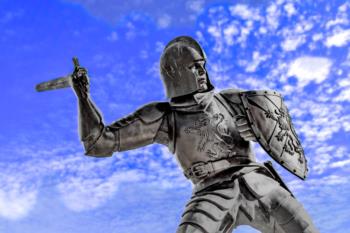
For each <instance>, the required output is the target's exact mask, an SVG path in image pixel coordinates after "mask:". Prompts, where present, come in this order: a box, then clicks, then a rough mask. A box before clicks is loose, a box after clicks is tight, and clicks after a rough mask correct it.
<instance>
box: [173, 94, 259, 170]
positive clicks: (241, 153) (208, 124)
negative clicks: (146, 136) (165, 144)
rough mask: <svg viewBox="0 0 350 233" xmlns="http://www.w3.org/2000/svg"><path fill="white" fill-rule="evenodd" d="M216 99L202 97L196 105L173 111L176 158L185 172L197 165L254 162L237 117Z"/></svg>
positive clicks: (213, 95)
mask: <svg viewBox="0 0 350 233" xmlns="http://www.w3.org/2000/svg"><path fill="white" fill-rule="evenodd" d="M215 95H216V94H214V93H213V92H209V93H198V94H196V95H195V99H196V102H197V103H196V104H194V105H192V106H188V107H181V108H180V107H173V114H174V122H175V124H174V128H175V132H176V133H175V135H176V137H175V156H176V158H177V160H178V162H179V163H180V165H181V167H182V168H183V169H184V170H186V169H188V168H189V167H191V166H192V165H193V164H194V163H197V162H208V161H215V160H219V159H222V158H228V157H246V158H249V159H252V158H253V154H252V150H251V147H250V143H249V142H247V141H244V140H243V138H242V137H241V136H240V135H239V133H238V131H237V129H236V126H235V120H234V117H233V116H231V115H230V113H229V112H228V110H227V109H226V108H225V106H224V105H223V104H222V103H220V101H219V99H217V98H216V96H215Z"/></svg>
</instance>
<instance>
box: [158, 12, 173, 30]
mask: <svg viewBox="0 0 350 233" xmlns="http://www.w3.org/2000/svg"><path fill="white" fill-rule="evenodd" d="M171 21H172V19H171V17H170V15H168V14H164V15H161V16H160V17H158V19H157V24H158V26H159V27H160V28H167V27H169V26H170V24H171Z"/></svg>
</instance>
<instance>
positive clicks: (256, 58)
mask: <svg viewBox="0 0 350 233" xmlns="http://www.w3.org/2000/svg"><path fill="white" fill-rule="evenodd" d="M268 57H269V56H267V55H261V54H260V52H259V51H254V52H253V59H252V61H251V62H249V63H248V65H247V67H246V69H245V70H246V72H255V70H256V69H257V68H258V66H259V65H260V63H261V62H263V61H265V60H266V59H268Z"/></svg>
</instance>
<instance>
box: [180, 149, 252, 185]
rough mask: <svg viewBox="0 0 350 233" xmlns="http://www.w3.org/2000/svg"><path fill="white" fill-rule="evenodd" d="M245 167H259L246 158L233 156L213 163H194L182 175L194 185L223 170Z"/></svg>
mask: <svg viewBox="0 0 350 233" xmlns="http://www.w3.org/2000/svg"><path fill="white" fill-rule="evenodd" d="M247 166H259V165H258V164H257V163H256V162H254V161H252V160H251V159H250V158H249V157H247V156H235V157H229V158H222V159H218V160H214V161H206V162H196V163H194V164H192V166H191V167H190V168H188V169H186V170H185V171H184V175H185V176H186V178H188V179H190V180H191V181H192V182H193V183H194V184H196V183H198V182H200V181H203V180H205V179H207V178H209V177H213V176H215V175H216V174H218V173H221V172H223V171H225V170H228V169H236V170H239V169H241V168H243V167H247Z"/></svg>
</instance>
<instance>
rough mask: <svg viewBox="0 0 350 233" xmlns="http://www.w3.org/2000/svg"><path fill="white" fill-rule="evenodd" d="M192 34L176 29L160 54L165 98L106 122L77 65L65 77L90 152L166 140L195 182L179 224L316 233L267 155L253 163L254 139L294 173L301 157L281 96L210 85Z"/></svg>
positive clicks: (190, 232)
mask: <svg viewBox="0 0 350 233" xmlns="http://www.w3.org/2000/svg"><path fill="white" fill-rule="evenodd" d="M205 65H206V55H205V53H204V51H203V50H202V48H201V46H200V45H199V44H198V42H197V41H195V40H194V39H192V38H191V37H188V36H180V37H177V38H175V39H173V40H172V41H170V42H169V43H168V44H167V45H166V47H165V48H164V51H163V54H162V56H161V59H160V72H161V77H162V81H163V83H164V87H165V90H166V94H167V97H168V99H169V101H168V102H153V103H150V104H146V105H144V106H143V107H141V108H139V109H138V110H136V111H135V112H134V113H133V114H131V115H129V116H126V117H124V118H122V119H120V120H117V121H116V122H114V123H112V124H111V125H104V123H103V120H102V117H101V114H100V113H99V111H98V110H97V107H96V106H95V104H94V103H93V101H92V100H91V98H90V94H89V81H88V77H87V72H86V70H85V69H84V68H80V67H78V68H76V69H75V71H74V73H73V75H72V76H71V77H72V78H71V84H70V85H71V86H72V88H73V90H74V92H75V94H76V96H77V98H78V103H79V127H80V138H81V140H82V142H83V144H84V147H85V151H86V154H87V155H90V156H95V157H106V156H111V155H112V154H113V153H114V152H116V151H126V150H131V149H135V148H139V147H142V146H146V145H149V144H151V143H159V144H163V145H164V146H166V147H168V148H169V151H170V152H171V153H173V154H174V156H175V158H176V160H177V161H178V163H179V165H180V166H181V168H182V170H183V173H184V176H185V177H186V178H187V179H189V180H190V181H191V182H192V183H193V184H194V185H193V187H194V188H193V195H192V197H191V199H190V200H189V201H188V204H187V205H186V207H185V209H184V212H183V214H182V219H181V222H180V224H179V227H178V229H177V233H228V232H232V231H233V230H234V229H235V228H236V227H238V226H239V225H250V226H252V227H253V228H255V229H257V230H259V231H261V232H263V233H315V232H318V230H317V229H316V227H315V226H314V224H313V223H312V220H311V219H310V217H309V215H308V214H307V212H306V211H305V210H304V208H303V207H302V205H301V204H300V203H299V202H298V201H297V200H296V198H295V197H294V195H293V193H292V192H291V191H290V190H289V189H288V188H287V186H286V184H285V183H284V182H283V181H282V179H281V178H280V177H279V175H278V173H277V172H276V171H275V170H274V168H273V167H272V164H271V162H266V163H258V162H256V159H255V155H254V152H253V150H252V146H251V141H256V142H258V143H259V144H260V145H261V146H262V147H263V149H264V150H265V151H266V152H267V153H268V154H269V155H270V156H271V157H272V158H273V159H274V160H275V161H276V162H277V163H279V164H280V165H282V166H283V167H284V168H286V169H287V170H289V171H290V172H291V173H293V174H295V175H296V176H298V177H299V178H301V179H305V178H306V173H307V164H306V162H307V161H306V159H305V155H304V151H303V148H302V147H301V144H300V141H299V139H298V136H297V134H296V132H295V130H294V127H293V125H292V122H291V118H290V116H289V113H288V110H287V108H286V106H285V104H284V102H283V98H282V97H281V95H280V94H279V93H277V92H275V91H242V90H237V89H226V90H223V91H220V92H215V91H214V87H213V85H212V83H211V82H210V80H209V76H208V73H207V70H206V67H205Z"/></svg>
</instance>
